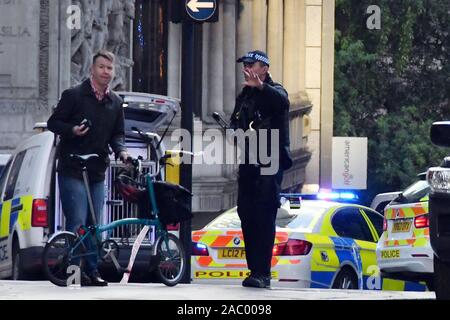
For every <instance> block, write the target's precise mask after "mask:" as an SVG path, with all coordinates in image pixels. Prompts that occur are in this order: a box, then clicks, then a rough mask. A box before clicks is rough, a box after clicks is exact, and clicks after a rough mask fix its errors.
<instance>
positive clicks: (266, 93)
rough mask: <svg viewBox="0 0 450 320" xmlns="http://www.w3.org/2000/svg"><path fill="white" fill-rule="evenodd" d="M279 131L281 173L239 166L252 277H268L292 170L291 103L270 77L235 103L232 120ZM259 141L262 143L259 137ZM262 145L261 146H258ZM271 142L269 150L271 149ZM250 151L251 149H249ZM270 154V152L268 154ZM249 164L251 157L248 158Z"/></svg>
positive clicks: (240, 199) (240, 205) (258, 166)
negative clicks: (281, 205) (285, 184)
mask: <svg viewBox="0 0 450 320" xmlns="http://www.w3.org/2000/svg"><path fill="white" fill-rule="evenodd" d="M252 121H253V125H252V127H253V128H255V127H256V128H255V129H267V130H268V135H267V136H268V137H269V138H270V130H271V129H278V130H279V149H280V150H279V155H280V156H279V158H278V159H272V160H273V161H279V170H278V172H277V173H276V174H273V175H263V174H261V169H262V166H263V165H262V164H260V163H259V160H258V164H249V163H248V162H246V163H245V164H240V165H239V178H238V188H239V190H238V215H239V218H240V219H241V226H242V231H243V235H244V242H245V250H246V256H247V264H248V268H249V270H250V271H251V273H252V275H257V276H263V277H268V276H270V267H271V259H272V250H273V245H274V240H275V218H276V214H277V209H278V207H279V203H280V202H279V195H280V191H281V181H282V178H283V171H284V170H286V169H288V168H289V167H291V165H292V160H291V157H290V152H289V100H288V94H287V92H286V90H285V89H284V88H283V86H282V85H280V84H278V83H274V82H273V80H272V79H271V77H270V75H269V74H267V77H266V79H265V81H264V84H263V88H262V90H260V89H258V88H252V87H245V88H244V89H243V91H242V92H241V93H240V94H239V96H238V97H237V99H236V106H235V109H234V112H233V114H232V116H231V121H230V125H231V127H232V128H233V129H238V128H240V129H243V130H244V131H247V130H248V129H249V125H250V122H252ZM258 139H261V137H259V135H258ZM258 145H259V144H258ZM270 145H271V144H270V141H268V149H270ZM246 151H248V148H247V149H246ZM269 152H270V151H269ZM246 158H247V160H248V155H247V156H246Z"/></svg>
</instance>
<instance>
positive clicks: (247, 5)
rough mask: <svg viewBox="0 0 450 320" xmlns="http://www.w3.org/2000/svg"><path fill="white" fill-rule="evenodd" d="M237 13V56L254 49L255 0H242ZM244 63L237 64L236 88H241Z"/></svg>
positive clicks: (238, 89)
mask: <svg viewBox="0 0 450 320" xmlns="http://www.w3.org/2000/svg"><path fill="white" fill-rule="evenodd" d="M239 4H240V5H239V8H238V15H237V32H236V33H237V41H236V44H237V47H236V58H239V57H242V56H243V55H244V54H245V53H247V52H248V51H250V50H253V0H241V1H240V2H239ZM241 69H242V64H236V89H237V91H238V92H239V91H240V90H241V87H242V86H241V83H242V81H243V77H242V72H241Z"/></svg>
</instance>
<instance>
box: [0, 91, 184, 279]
mask: <svg viewBox="0 0 450 320" xmlns="http://www.w3.org/2000/svg"><path fill="white" fill-rule="evenodd" d="M118 94H119V95H120V96H121V97H122V98H123V101H124V104H123V107H124V113H125V130H126V135H127V137H126V144H127V148H128V150H129V153H130V154H131V155H132V156H133V157H137V156H139V155H141V156H143V158H144V159H150V160H152V159H153V160H155V157H160V156H161V155H162V154H164V152H165V149H164V144H163V143H161V144H160V143H159V139H160V137H159V136H158V135H157V134H152V135H149V138H151V139H153V140H152V143H151V144H150V145H149V144H147V143H144V142H143V141H142V139H139V135H138V134H136V133H133V131H132V129H131V128H132V127H134V126H136V127H139V128H140V129H141V130H142V131H143V132H156V130H157V129H158V128H159V127H160V126H162V125H164V124H166V123H167V122H168V121H167V120H170V119H173V118H174V116H175V113H176V112H177V111H178V110H179V107H180V105H179V101H178V100H176V99H173V98H169V97H165V96H159V95H151V94H146V93H132V92H118ZM45 127H46V124H45V123H43V124H40V125H39V128H37V129H39V131H41V132H40V133H38V134H35V135H33V136H31V137H30V138H28V139H26V140H24V141H22V142H21V143H20V144H19V145H18V146H17V148H16V149H15V151H14V152H13V154H12V156H11V158H10V159H9V161H8V163H7V164H6V166H5V168H4V170H3V173H2V174H1V176H0V279H3V278H12V279H28V278H35V277H36V276H37V275H38V274H39V273H40V267H41V255H42V251H43V248H44V245H45V243H46V242H47V240H48V238H49V237H50V236H51V235H52V234H54V233H55V232H59V231H61V230H64V229H65V220H64V215H63V212H62V209H61V205H60V200H59V192H58V184H57V180H58V179H57V173H56V172H55V170H54V169H55V168H56V157H55V152H56V145H57V140H56V139H55V135H54V134H53V133H52V132H49V131H46V130H45ZM111 157H113V156H111ZM111 160H112V161H111V166H110V167H109V168H108V170H107V173H106V181H105V190H108V193H107V194H106V196H105V200H106V201H105V206H104V212H103V214H102V221H101V222H103V223H109V222H111V221H113V220H117V219H121V218H131V217H136V211H137V208H136V207H135V206H133V205H132V204H130V203H126V202H125V201H124V200H123V199H122V198H121V196H120V195H119V193H118V192H116V190H115V188H114V184H113V183H112V182H113V181H114V177H115V175H116V173H117V171H118V170H120V168H121V166H123V165H122V164H121V163H119V162H115V161H114V160H113V159H111ZM151 164H152V161H148V166H147V167H145V168H144V170H153V169H154V163H153V166H152V165H151ZM161 178H162V179H164V172H162V177H161ZM139 231H140V229H139V227H138V226H133V227H130V228H117V229H115V230H113V231H112V232H111V234H110V235H109V236H110V238H111V239H113V240H115V241H116V242H118V243H119V246H120V247H121V248H125V249H124V250H120V256H119V261H122V262H123V261H125V262H128V258H129V251H130V250H127V249H129V248H130V245H129V244H130V242H131V243H132V241H134V239H135V238H136V236H137V235H138V234H139ZM149 241H150V240H149V239H147V240H146V241H144V243H143V246H144V247H145V246H146V245H149ZM145 252H146V251H145V250H141V251H140V253H142V254H141V256H142V255H143V254H145ZM149 257H150V254H149V253H148V256H147V258H148V259H149ZM143 259H146V258H145V255H144V256H143ZM148 259H147V260H145V262H143V264H145V266H147V267H148V261H149V260H148ZM139 263H140V261H137V263H136V264H139Z"/></svg>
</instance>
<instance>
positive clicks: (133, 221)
mask: <svg viewBox="0 0 450 320" xmlns="http://www.w3.org/2000/svg"><path fill="white" fill-rule="evenodd" d="M145 180H146V185H147V190H148V193H149V198H150V203H151V208H152V209H151V211H152V213H153V215H154V216H155V218H154V219H138V218H126V219H120V220H116V221H113V222H111V223H108V224H104V225H99V224H96V225H93V226H82V227H81V229H82V230H83V231H84V232H82V233H81V234H80V235H81V237H80V239H79V241H77V243H76V244H75V245H74V246H73V248H72V249H71V250H70V254H71V255H72V258H74V257H76V258H82V257H86V256H90V255H97V253H96V252H95V250H91V251H90V252H86V253H83V254H79V255H74V252H76V250H77V249H78V248H79V247H80V246H81V245H82V244H84V240H85V239H86V238H87V237H88V236H94V235H93V234H92V232H93V231H95V241H96V243H97V249H96V250H97V251H98V250H99V248H98V245H99V244H101V241H100V235H101V234H102V233H103V232H106V231H110V230H113V229H115V228H117V227H120V226H125V225H147V226H154V227H155V242H154V243H152V245H154V244H156V243H157V242H158V239H159V238H160V237H163V240H164V241H165V242H166V244H167V241H168V240H167V230H166V229H165V227H164V226H163V225H162V224H161V221H159V219H158V215H159V209H158V206H157V203H156V196H155V188H154V186H153V180H152V178H151V176H150V174H147V175H146V176H145ZM154 247H155V246H154Z"/></svg>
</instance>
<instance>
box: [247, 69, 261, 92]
mask: <svg viewBox="0 0 450 320" xmlns="http://www.w3.org/2000/svg"><path fill="white" fill-rule="evenodd" d="M242 72H243V73H244V78H245V82H244V86H247V87H253V88H258V89H260V90H261V89H262V87H263V84H264V83H263V82H262V81H261V79H260V78H259V76H258V75H257V74H256V73H255V72H253V71H252V70H245V69H243V70H242Z"/></svg>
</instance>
